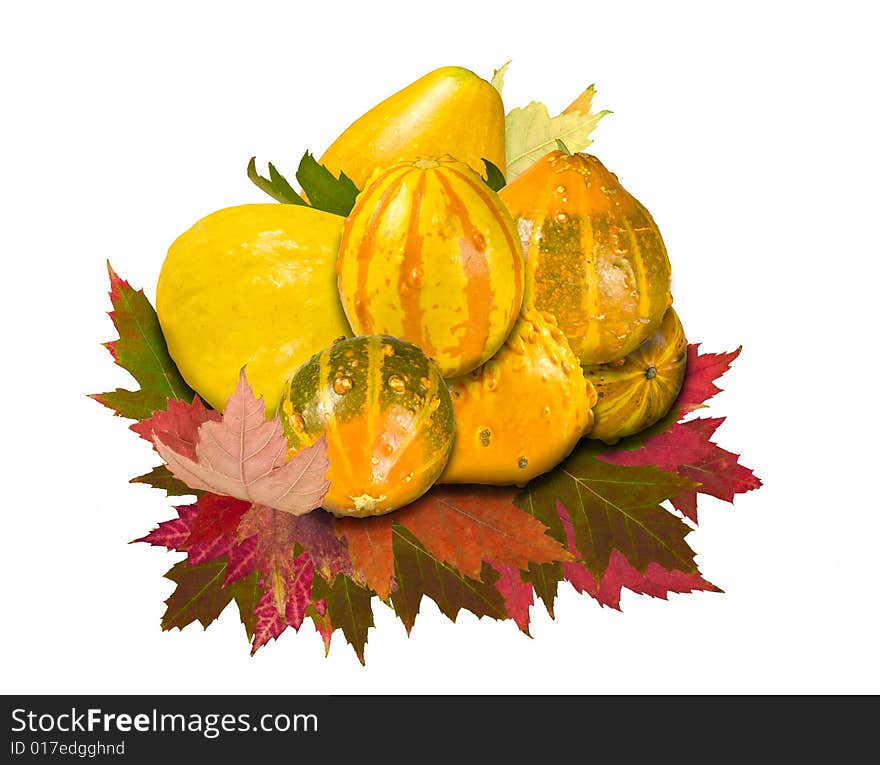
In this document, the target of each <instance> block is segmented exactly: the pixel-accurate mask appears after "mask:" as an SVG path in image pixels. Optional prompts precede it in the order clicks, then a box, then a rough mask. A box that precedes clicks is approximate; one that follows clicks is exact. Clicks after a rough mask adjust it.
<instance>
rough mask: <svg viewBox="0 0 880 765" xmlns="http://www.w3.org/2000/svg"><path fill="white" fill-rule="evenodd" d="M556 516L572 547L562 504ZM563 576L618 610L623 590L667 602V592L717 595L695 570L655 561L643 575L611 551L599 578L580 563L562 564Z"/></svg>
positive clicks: (571, 532)
mask: <svg viewBox="0 0 880 765" xmlns="http://www.w3.org/2000/svg"><path fill="white" fill-rule="evenodd" d="M559 517H560V519H561V520H562V525H563V527H564V528H565V535H566V538H567V541H568V545H569V549H572V550H574V549H576V548H575V534H574V524H573V523H572V521H571V517H570V516H569V515H568V513H567V512H566V510H565V507H563V506H562V505H560V506H559ZM562 575H563V577H564V578H565V579H566V580H567V581H569V582H571V584H572V585H573V586H574V588H575V589H576V590H577V591H578V592H586V593H588V594H589V595H592V596H593V597H594V598H595V599H596V600H597V601H599V604H600V605H603V606H610V607H611V608H616V609H618V610H620V591H621V589H623V588H624V587H626V588H627V589H628V590H632V591H633V592H636V593H639V594H641V595H650V596H652V597H655V598H662V599H663V600H665V599H666V597H667V595H668V594H669V593H670V592H693V591H694V590H709V591H711V592H718V591H719V590H718V588H717V587H715V585H714V584H710V583H709V582H707V581H706V580H705V579H703V577H702V576H700V574H699V572H697V571H677V570H675V569H667V568H664V567H663V566H661V565H660V564H659V563H657V562H655V561H651V562H650V563H648V565H647V566H646V567H645V570H644V572H641V571H639V570H638V569H637V568H636V567H635V566H633V565H632V564H631V563H630V562H629V561H628V560H627V558H626V556H625V555H624V554H623V553H621V552H620V550H612V551H611V555H610V556H609V559H608V565H607V566H606V568H605V570H604V571H603V572H602V575H601V576H600V577H597V576H595V575H594V574H593V573H592V572H591V571H590V569H588V568H587V567H586V566H585V565H584V564H583V563H581V562H580V561H573V562H566V563H563V564H562Z"/></svg>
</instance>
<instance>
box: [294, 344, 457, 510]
mask: <svg viewBox="0 0 880 765" xmlns="http://www.w3.org/2000/svg"><path fill="white" fill-rule="evenodd" d="M279 416H280V419H281V422H282V425H283V427H284V433H285V435H286V436H287V439H288V443H289V445H290V448H291V450H294V451H297V450H299V449H301V448H303V447H305V446H308V445H310V444H312V443H314V441H315V440H317V439H318V438H319V437H320V436H321V435H326V438H327V456H328V458H329V460H330V468H329V471H328V473H327V479H328V480H329V481H330V489H329V491H328V493H327V496H326V497H325V498H324V505H323V506H324V509H326V510H329V511H330V512H331V513H334V514H335V515H341V516H368V515H382V514H383V513H389V512H391V511H392V510H396V509H398V508H400V507H403V506H404V505H406V504H409V503H410V502H412V501H414V500H415V499H417V498H418V497H420V496H421V495H422V494H424V493H425V492H426V491H427V490H428V489H429V488H430V487H431V485H432V484H433V483H434V481H435V480H436V478H437V477H438V476H439V475H440V473H441V472H442V470H443V468H444V467H445V465H446V461H447V459H448V457H449V451H450V449H451V447H452V441H453V438H454V437H455V419H454V413H453V409H452V401H451V399H450V395H449V389H448V388H447V386H446V383H445V382H444V381H443V379H442V377H441V376H440V373H439V371H438V370H437V367H436V365H435V364H434V363H433V362H431V360H430V359H428V358H427V357H426V356H425V354H424V353H422V352H421V350H419V349H418V348H417V347H416V346H414V345H412V344H411V343H407V342H404V341H402V340H399V339H397V338H393V337H388V336H382V335H372V336H368V337H354V338H350V339H348V340H341V341H339V342H337V343H335V344H334V345H332V346H330V347H329V348H327V349H325V350H324V351H322V352H321V353H318V354H316V355H315V356H313V357H312V358H311V359H310V360H309V361H308V362H306V363H305V364H304V365H303V366H302V367H301V368H300V369H299V370H298V371H297V373H296V374H295V375H294V376H293V378H292V379H291V381H290V384H289V385H288V386H287V388H286V390H285V392H284V395H283V396H282V398H281V403H280V405H279Z"/></svg>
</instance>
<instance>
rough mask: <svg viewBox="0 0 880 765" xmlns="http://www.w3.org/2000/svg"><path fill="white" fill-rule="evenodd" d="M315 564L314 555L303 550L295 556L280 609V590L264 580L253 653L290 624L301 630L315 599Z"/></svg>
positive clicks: (258, 608)
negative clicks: (313, 583) (313, 588)
mask: <svg viewBox="0 0 880 765" xmlns="http://www.w3.org/2000/svg"><path fill="white" fill-rule="evenodd" d="M313 577H314V566H313V564H312V561H311V558H309V556H308V555H307V554H306V553H302V554H300V555H298V556H297V557H296V558H294V559H293V561H292V563H291V565H290V570H289V572H288V580H287V582H286V585H285V588H286V593H287V594H286V598H285V601H284V603H283V604H282V607H281V609H280V610H279V607H278V601H277V593H276V591H275V590H274V589H273V588H272V587H266V586H265V582H264V581H261V584H263V592H262V596H261V597H260V599H259V601H258V602H257V604H256V606H255V607H254V630H253V643H252V646H251V655H253V654H254V653H256V652H257V650H258V649H259V648H261V647H262V646H264V645H265V644H266V643H268V642H269V641H270V640H274V639H277V638H278V636H279V635H280V634H281V633H282V632H283V631H284V630H285V629H287V628H288V627H293V629H294V630H296V631H298V630H299V628H300V627H301V626H302V623H303V620H304V618H305V616H306V611H307V609H308V607H309V605H311V603H312V597H311V592H312V579H313Z"/></svg>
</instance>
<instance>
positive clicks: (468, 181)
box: [156, 67, 686, 516]
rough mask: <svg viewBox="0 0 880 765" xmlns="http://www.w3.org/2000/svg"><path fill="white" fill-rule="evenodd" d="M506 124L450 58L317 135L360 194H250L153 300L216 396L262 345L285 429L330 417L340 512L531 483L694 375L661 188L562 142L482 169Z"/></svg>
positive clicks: (497, 149)
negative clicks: (678, 309) (319, 202)
mask: <svg viewBox="0 0 880 765" xmlns="http://www.w3.org/2000/svg"><path fill="white" fill-rule="evenodd" d="M504 146H505V140H504V110H503V106H502V102H501V97H500V95H499V93H498V92H497V91H496V89H495V88H493V87H492V86H491V85H490V84H489V83H488V82H486V81H485V80H483V79H481V78H480V77H478V76H477V75H475V74H473V73H472V72H470V71H468V70H466V69H462V68H459V67H445V68H442V69H439V70H437V71H435V72H431V73H430V74H428V75H426V76H425V77H423V78H421V79H420V80H417V81H416V82H414V83H413V84H412V85H410V86H408V87H407V88H404V89H403V90H402V91H400V92H398V93H396V94H394V95H393V96H391V97H390V98H388V99H387V100H385V101H383V102H382V103H380V104H379V105H377V106H376V107H374V108H373V109H371V110H370V111H369V112H367V113H366V114H364V115H363V116H362V117H361V118H359V119H358V120H356V121H355V122H354V123H353V124H352V125H351V126H350V127H349V128H348V129H347V130H345V132H343V133H342V134H341V135H340V136H339V138H338V139H337V140H336V141H335V142H334V143H333V144H332V145H331V146H330V148H329V149H328V150H327V151H326V153H325V154H324V155H323V156H322V157H321V158H320V160H319V161H320V162H321V164H323V165H324V166H325V167H327V168H328V169H329V170H330V171H332V172H333V173H334V174H339V173H340V172H344V173H345V174H346V175H347V176H348V177H349V178H351V179H352V180H353V181H354V183H355V184H356V186H357V188H358V189H361V192H360V194H359V195H358V197H357V199H356V202H355V204H354V207H353V208H352V210H351V213H350V214H349V215H348V217H346V218H342V217H340V216H337V215H332V214H330V213H326V212H322V211H319V210H316V209H313V208H311V207H308V206H301V205H292V204H248V205H241V206H237V207H231V208H227V209H223V210H219V211H217V212H215V213H212V214H211V215H208V216H207V217H205V218H203V219H202V220H200V221H198V222H197V223H196V224H195V225H194V226H193V227H192V228H191V229H189V230H188V231H187V232H185V233H184V234H182V235H181V236H180V237H178V239H177V240H176V241H175V242H174V243H173V244H172V246H171V248H170V250H169V252H168V255H167V258H166V260H165V262H164V265H163V267H162V271H161V275H160V277H159V283H158V287H157V293H156V301H157V313H158V316H159V321H160V324H161V327H162V331H163V333H164V335H165V338H166V341H167V344H168V349H169V352H170V354H171V356H172V358H173V359H174V361H175V363H176V364H177V365H178V367H179V369H180V371H181V373H182V375H183V377H184V378H185V379H186V381H187V382H188V383H189V384H190V386H191V387H192V388H193V389H194V390H195V391H196V392H197V393H198V394H199V395H200V396H201V397H202V398H203V399H204V400H206V401H207V402H208V403H209V404H210V405H212V406H213V407H215V408H216V409H219V410H222V408H223V407H224V405H225V403H226V401H227V398H228V397H229V396H230V395H231V394H232V392H233V391H234V390H235V387H236V383H237V381H238V378H239V372H240V370H241V369H242V367H245V368H246V374H247V377H248V380H249V382H250V384H251V386H252V387H253V388H254V390H255V392H256V394H257V395H261V396H262V397H263V399H264V402H265V405H266V408H267V414H268V415H269V416H274V415H275V414H277V415H278V416H279V417H280V419H281V422H282V424H283V426H284V430H285V433H286V435H287V437H288V440H289V444H290V448H291V451H296V450H297V449H300V448H302V447H304V446H308V445H309V444H311V443H314V441H315V440H316V439H318V438H319V437H321V436H322V435H324V436H326V439H327V443H328V456H329V459H330V468H329V473H328V476H327V477H328V479H329V480H330V490H329V493H328V494H327V496H326V498H325V501H324V508H325V509H326V510H329V511H330V512H332V513H334V514H337V515H347V516H368V515H378V514H382V513H387V512H390V511H392V510H395V509H397V508H400V507H403V506H404V505H406V504H408V503H410V502H412V501H413V500H415V499H416V498H418V497H419V496H421V495H422V494H423V493H424V492H426V491H427V490H428V489H429V488H430V487H431V486H432V485H433V484H434V483H435V482H442V483H482V484H516V485H523V484H525V483H526V482H528V481H529V480H530V479H531V478H533V477H535V476H537V475H540V474H542V473H544V472H546V471H548V470H550V469H552V468H553V467H554V466H555V465H557V464H558V463H559V462H560V461H561V460H562V459H564V458H565V457H566V456H567V455H568V454H569V453H570V452H571V450H572V449H573V447H574V446H575V444H576V443H577V442H578V441H579V440H580V439H581V438H582V437H584V436H587V437H590V438H599V439H602V440H603V441H606V442H608V443H614V442H615V441H617V440H618V439H620V438H621V437H623V436H626V435H629V434H632V433H634V432H637V431H639V430H641V429H643V428H645V427H647V426H649V425H650V424H652V423H653V422H655V421H657V420H658V419H659V418H661V417H662V416H663V415H664V414H665V413H666V411H667V410H668V409H669V407H670V406H671V404H672V402H673V401H674V399H675V397H676V396H677V394H678V391H679V388H680V386H681V382H682V379H683V376H684V365H685V357H686V340H685V337H684V334H683V331H682V327H681V324H680V322H679V320H678V318H677V316H676V315H675V312H674V311H673V310H672V308H671V307H670V305H671V303H672V298H671V294H670V265H669V259H668V257H667V254H666V249H665V247H664V245H663V241H662V239H661V237H660V233H659V231H658V230H657V226H656V225H655V223H654V221H653V219H652V218H651V216H650V214H649V213H648V211H647V210H646V209H645V208H644V207H643V206H642V205H641V204H640V203H639V202H638V201H637V200H636V199H635V198H633V197H632V196H631V195H630V194H629V193H627V192H626V190H625V189H623V188H622V187H621V185H620V184H619V183H618V181H617V178H616V177H615V176H614V175H613V174H611V173H610V172H609V171H608V170H606V169H605V167H604V166H603V165H602V163H601V162H600V161H599V160H598V159H596V157H594V156H590V155H587V154H568V153H566V152H564V151H562V150H561V149H556V150H553V151H551V152H549V153H548V154H546V155H545V156H544V157H543V158H542V159H540V160H539V161H537V162H536V163H534V164H533V165H532V166H531V167H530V168H528V169H527V170H525V171H524V172H522V173H521V174H520V175H518V176H517V177H516V178H515V179H513V180H512V181H511V182H510V183H509V184H508V185H506V186H504V187H503V188H502V189H501V190H500V191H499V192H498V193H496V192H494V191H493V190H492V189H491V188H490V187H489V185H488V184H487V183H486V181H484V179H483V178H482V176H481V174H480V173H481V172H482V171H484V168H486V165H485V164H484V162H483V160H484V159H486V160H489V161H490V162H491V163H493V164H494V165H495V166H497V167H498V168H499V169H500V170H501V171H502V172H504V170H505V156H504Z"/></svg>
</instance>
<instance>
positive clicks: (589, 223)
mask: <svg viewBox="0 0 880 765" xmlns="http://www.w3.org/2000/svg"><path fill="white" fill-rule="evenodd" d="M500 195H501V198H502V200H503V201H504V203H505V204H506V205H507V207H508V209H509V210H510V212H511V213H512V214H513V216H514V218H515V219H516V222H517V230H518V231H519V234H520V236H521V238H522V241H523V248H524V250H525V252H526V283H525V298H524V304H525V305H526V306H528V307H535V308H537V309H538V310H541V311H550V312H551V313H553V314H554V315H555V316H556V319H557V321H558V322H559V327H560V328H561V329H562V331H563V332H565V335H566V337H567V338H568V341H569V343H570V344H571V347H572V350H573V351H574V352H575V353H576V354H577V356H578V358H580V360H581V362H582V363H584V364H600V363H604V362H608V361H614V360H616V359H621V358H623V357H624V356H626V354H628V353H629V352H630V351H633V350H635V349H636V348H637V347H638V346H639V345H640V344H641V343H642V342H643V341H644V340H646V339H647V338H649V337H651V335H653V334H654V333H655V332H656V331H657V328H658V327H659V326H660V322H661V320H662V319H663V314H664V312H665V311H666V309H667V308H668V307H669V305H670V304H671V303H672V298H671V295H670V265H669V258H668V256H667V254H666V248H665V246H664V244H663V239H662V238H661V236H660V232H659V230H658V229H657V225H656V224H655V223H654V220H653V218H652V217H651V215H650V213H649V212H648V211H647V210H646V209H645V208H644V206H643V205H642V204H641V203H639V201H638V200H637V199H635V197H633V196H632V195H631V194H629V193H628V192H627V191H626V189H624V188H623V187H622V186H621V185H620V183H619V182H618V180H617V177H616V176H615V175H613V174H612V173H610V172H609V171H608V170H607V169H606V168H605V166H604V165H603V164H602V163H601V162H600V161H599V160H598V159H596V157H594V156H591V155H589V154H572V155H568V154H565V153H564V152H562V151H558V150H557V151H553V152H550V153H549V154H547V155H545V156H544V157H543V158H542V159H540V160H538V162H536V163H535V164H534V165H533V166H532V167H530V168H529V169H528V170H526V171H525V172H524V173H522V174H521V175H519V176H517V177H516V179H515V180H514V181H512V182H511V183H510V184H509V185H508V186H505V187H504V188H503V189H502V190H501V192H500Z"/></svg>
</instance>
